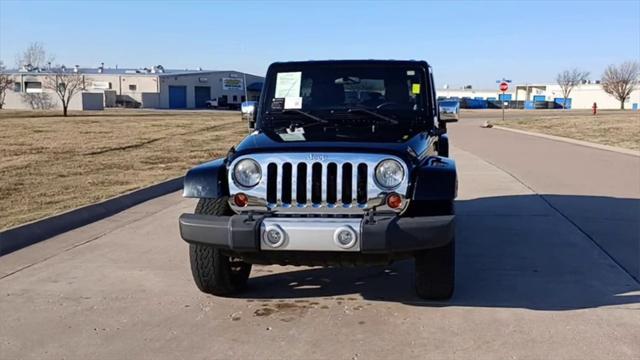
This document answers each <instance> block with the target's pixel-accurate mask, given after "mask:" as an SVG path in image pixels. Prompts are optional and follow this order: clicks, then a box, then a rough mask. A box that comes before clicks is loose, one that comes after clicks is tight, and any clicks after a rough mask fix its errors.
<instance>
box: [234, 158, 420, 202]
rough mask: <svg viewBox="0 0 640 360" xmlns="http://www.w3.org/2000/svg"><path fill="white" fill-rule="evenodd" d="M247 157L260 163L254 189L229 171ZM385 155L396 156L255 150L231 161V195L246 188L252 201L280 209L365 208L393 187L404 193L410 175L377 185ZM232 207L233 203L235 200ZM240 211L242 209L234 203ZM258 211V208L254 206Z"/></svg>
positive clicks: (382, 198) (404, 194) (381, 199)
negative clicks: (389, 184) (396, 182)
mask: <svg viewBox="0 0 640 360" xmlns="http://www.w3.org/2000/svg"><path fill="white" fill-rule="evenodd" d="M245 158H252V159H254V160H256V161H257V162H258V163H259V164H260V165H261V167H262V179H261V180H260V182H259V183H258V185H256V186H255V187H253V188H251V189H242V188H240V187H239V186H238V185H236V184H235V183H234V181H233V178H232V176H231V174H232V172H233V167H234V166H235V164H236V163H237V162H238V161H240V160H242V159H245ZM384 159H395V160H398V161H399V162H400V164H402V166H403V167H404V168H405V169H404V170H405V174H408V171H407V169H406V166H405V165H404V162H403V161H401V160H400V159H398V158H396V157H394V156H388V155H378V154H360V153H349V154H345V153H322V154H317V153H313V154H310V153H280V154H253V155H246V156H242V157H239V158H238V159H236V160H234V161H233V162H232V164H231V165H230V166H229V178H228V180H229V190H230V194H231V195H232V196H233V195H234V194H236V193H238V192H243V193H245V194H247V195H248V196H249V199H250V203H249V205H250V206H251V207H250V209H251V210H254V209H256V207H258V208H262V209H263V210H272V211H281V212H300V211H302V210H305V209H306V211H305V212H309V211H311V210H313V209H318V210H319V209H320V208H324V209H332V210H331V211H332V212H341V211H340V210H344V209H353V210H362V209H368V208H370V207H371V206H378V205H380V203H381V201H382V202H383V200H384V196H385V195H386V193H388V192H390V191H395V192H397V193H398V194H400V195H401V196H403V197H404V196H406V191H407V186H408V180H407V176H405V179H404V180H403V182H402V183H401V184H400V185H399V186H398V187H397V188H395V189H392V190H387V189H384V188H381V187H379V186H378V185H377V183H376V181H375V175H374V171H375V167H376V165H377V164H378V163H379V162H380V161H382V160H384ZM232 207H233V204H232ZM234 210H236V211H242V210H243V209H238V208H235V207H234ZM256 210H259V209H256Z"/></svg>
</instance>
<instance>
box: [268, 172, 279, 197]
mask: <svg viewBox="0 0 640 360" xmlns="http://www.w3.org/2000/svg"><path fill="white" fill-rule="evenodd" d="M277 183H278V165H277V164H275V163H271V164H269V165H268V166H267V202H268V203H269V204H277V203H278V184H277Z"/></svg>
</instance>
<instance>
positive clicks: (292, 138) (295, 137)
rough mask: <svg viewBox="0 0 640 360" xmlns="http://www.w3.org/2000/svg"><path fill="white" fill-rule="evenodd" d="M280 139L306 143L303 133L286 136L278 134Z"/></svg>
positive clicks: (287, 134)
mask: <svg viewBox="0 0 640 360" xmlns="http://www.w3.org/2000/svg"><path fill="white" fill-rule="evenodd" d="M278 135H280V138H282V140H284V141H305V140H306V139H305V137H304V133H301V132H297V131H296V132H292V133H286V134H278Z"/></svg>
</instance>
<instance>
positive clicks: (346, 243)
mask: <svg viewBox="0 0 640 360" xmlns="http://www.w3.org/2000/svg"><path fill="white" fill-rule="evenodd" d="M333 241H334V242H335V243H336V245H338V246H340V247H341V248H343V249H348V248H350V247H353V245H355V244H356V241H358V236H357V235H356V232H355V231H353V228H351V226H348V225H345V226H341V227H339V228H338V229H336V231H335V232H334V233H333Z"/></svg>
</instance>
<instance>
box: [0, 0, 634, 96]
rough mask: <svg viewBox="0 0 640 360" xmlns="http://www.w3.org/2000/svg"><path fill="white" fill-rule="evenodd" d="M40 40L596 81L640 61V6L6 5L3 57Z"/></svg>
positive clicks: (63, 45) (117, 52)
mask: <svg viewBox="0 0 640 360" xmlns="http://www.w3.org/2000/svg"><path fill="white" fill-rule="evenodd" d="M33 41H40V42H43V43H44V44H45V45H46V48H47V49H48V50H49V52H51V53H52V54H54V55H55V58H56V63H63V64H65V65H68V66H69V65H75V64H79V65H81V66H87V67H94V66H97V65H98V64H99V63H100V62H104V63H105V65H106V66H111V67H113V66H115V65H116V64H118V65H119V66H120V67H144V66H150V65H154V64H162V65H164V66H165V67H167V68H190V69H195V68H197V67H203V68H205V69H234V70H240V71H247V72H250V73H255V74H264V72H265V70H266V68H267V66H268V64H269V63H271V62H274V61H286V60H306V59H338V58H347V59H354V58H356V59H359V58H381V59H387V58H393V59H424V60H427V61H428V62H429V63H431V64H432V65H433V66H434V68H435V74H436V82H437V83H438V86H441V85H442V84H445V83H447V84H450V85H451V86H461V85H464V84H472V85H473V86H474V87H475V88H488V87H494V86H495V80H496V79H498V78H501V77H503V76H504V77H507V78H512V79H513V80H514V81H515V82H517V83H524V82H547V81H553V79H554V78H555V75H556V74H557V73H558V72H559V71H561V70H564V69H567V68H573V67H578V68H580V69H583V70H587V71H590V72H591V73H592V78H593V79H596V78H599V77H600V75H601V73H602V70H603V69H604V67H605V66H606V65H608V64H611V63H619V62H622V61H625V60H637V59H639V58H640V1H638V0H635V1H619V2H615V1H601V2H600V1H572V2H559V1H549V2H545V1H535V2H515V1H514V2H507V1H504V2H484V1H460V2H453V1H451V2H418V1H415V2H382V1H376V2H346V1H336V2H317V3H306V2H305V3H303V2H266V1H264V2H204V1H202V2H195V1H192V2H186V1H182V2H178V1H141V2H133V1H111V2H94V1H92V2H89V1H87V2H80V1H66V2H65V1H46V2H36V1H12V0H0V59H2V60H3V61H4V62H5V64H8V65H11V66H13V65H15V56H16V54H17V53H18V52H20V51H21V50H22V49H24V48H25V47H26V46H27V45H28V44H29V43H30V42H33Z"/></svg>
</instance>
